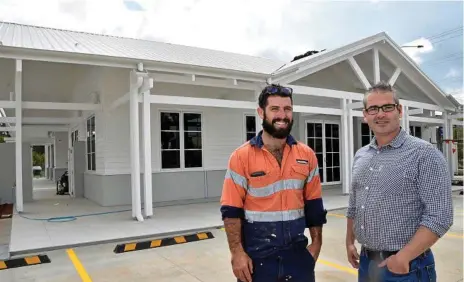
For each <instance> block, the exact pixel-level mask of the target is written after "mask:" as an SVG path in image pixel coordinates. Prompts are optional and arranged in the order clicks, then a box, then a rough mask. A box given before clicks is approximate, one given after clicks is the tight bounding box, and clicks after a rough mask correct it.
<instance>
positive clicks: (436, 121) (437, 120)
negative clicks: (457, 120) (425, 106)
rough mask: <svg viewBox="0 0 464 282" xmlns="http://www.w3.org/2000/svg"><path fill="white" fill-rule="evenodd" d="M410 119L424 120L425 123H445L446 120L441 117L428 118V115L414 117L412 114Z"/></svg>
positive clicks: (415, 120)
mask: <svg viewBox="0 0 464 282" xmlns="http://www.w3.org/2000/svg"><path fill="white" fill-rule="evenodd" d="M408 119H409V121H414V122H423V123H430V124H443V123H444V122H445V120H444V119H439V118H427V117H414V116H410V117H408Z"/></svg>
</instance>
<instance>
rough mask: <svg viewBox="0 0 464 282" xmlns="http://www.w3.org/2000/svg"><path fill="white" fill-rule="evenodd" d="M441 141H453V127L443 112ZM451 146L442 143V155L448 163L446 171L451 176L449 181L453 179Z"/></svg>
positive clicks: (449, 143) (446, 114)
mask: <svg viewBox="0 0 464 282" xmlns="http://www.w3.org/2000/svg"><path fill="white" fill-rule="evenodd" d="M443 119H444V124H443V139H453V127H452V123H451V120H450V119H449V116H448V113H447V112H446V110H445V111H443ZM452 148H453V144H451V142H448V143H446V142H443V154H444V155H445V158H446V160H447V161H448V169H449V173H450V175H451V179H452V178H453V174H454V173H453V152H452Z"/></svg>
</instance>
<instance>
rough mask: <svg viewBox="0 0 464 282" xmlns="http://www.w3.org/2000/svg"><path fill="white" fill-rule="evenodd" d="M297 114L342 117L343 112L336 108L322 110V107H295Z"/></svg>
mask: <svg viewBox="0 0 464 282" xmlns="http://www.w3.org/2000/svg"><path fill="white" fill-rule="evenodd" d="M293 111H294V112H295V113H311V114H324V115H335V116H341V115H342V114H343V110H341V109H334V108H321V107H309V106H298V105H295V106H293Z"/></svg>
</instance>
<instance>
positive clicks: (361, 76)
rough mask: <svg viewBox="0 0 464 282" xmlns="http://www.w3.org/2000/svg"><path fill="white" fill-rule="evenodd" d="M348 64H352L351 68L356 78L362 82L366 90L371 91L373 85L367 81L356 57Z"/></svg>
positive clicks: (349, 59) (350, 58)
mask: <svg viewBox="0 0 464 282" xmlns="http://www.w3.org/2000/svg"><path fill="white" fill-rule="evenodd" d="M348 62H349V63H350V66H351V68H352V69H353V71H354V73H355V75H356V77H357V78H358V79H359V81H361V83H362V84H363V85H364V88H365V89H369V87H371V84H370V83H369V80H367V78H366V75H365V74H364V73H363V71H362V70H361V68H360V67H359V65H358V63H357V62H356V60H355V59H354V57H353V56H352V57H349V58H348Z"/></svg>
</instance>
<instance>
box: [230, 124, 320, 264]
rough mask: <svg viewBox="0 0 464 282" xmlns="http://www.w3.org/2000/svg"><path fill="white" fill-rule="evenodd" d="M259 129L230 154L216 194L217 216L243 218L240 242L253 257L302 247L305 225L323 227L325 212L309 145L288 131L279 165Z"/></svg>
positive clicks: (316, 165)
mask: <svg viewBox="0 0 464 282" xmlns="http://www.w3.org/2000/svg"><path fill="white" fill-rule="evenodd" d="M261 134H262V132H260V134H258V135H257V136H256V137H254V138H253V139H251V140H250V141H249V142H247V143H245V144H244V145H242V146H241V147H239V148H238V149H236V150H235V151H234V152H233V153H232V155H231V157H230V159H229V165H228V169H227V172H226V176H225V180H224V186H223V190H222V197H221V213H222V219H224V218H241V219H244V220H243V236H242V240H243V241H242V242H243V246H244V248H245V251H246V252H247V253H248V255H249V256H250V257H252V258H253V257H255V258H256V257H265V256H269V255H272V254H274V253H276V252H278V251H280V250H284V249H288V248H293V247H299V246H300V245H301V246H305V247H306V245H307V244H308V238H307V237H306V236H305V235H304V231H305V228H307V227H312V226H322V225H323V224H324V223H326V213H327V212H326V210H325V209H324V206H323V203H322V198H321V182H320V178H319V168H318V162H317V158H316V155H315V153H314V152H313V151H312V150H311V148H309V147H308V146H307V145H305V144H303V143H300V142H297V141H296V140H295V139H294V138H293V137H292V136H288V137H287V142H286V145H285V148H284V151H283V159H282V165H281V166H279V163H278V162H277V160H276V159H275V157H274V156H273V155H272V154H271V153H270V152H269V151H268V150H266V149H265V148H264V147H263V140H262V137H261Z"/></svg>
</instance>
